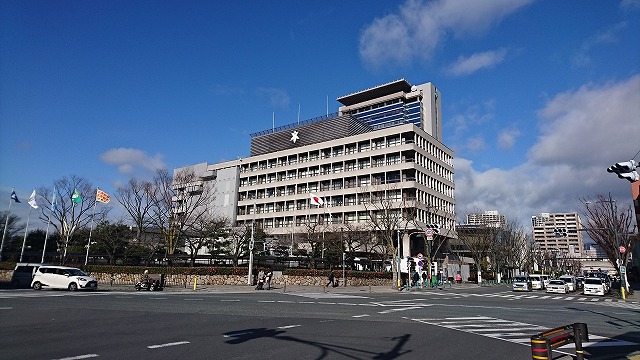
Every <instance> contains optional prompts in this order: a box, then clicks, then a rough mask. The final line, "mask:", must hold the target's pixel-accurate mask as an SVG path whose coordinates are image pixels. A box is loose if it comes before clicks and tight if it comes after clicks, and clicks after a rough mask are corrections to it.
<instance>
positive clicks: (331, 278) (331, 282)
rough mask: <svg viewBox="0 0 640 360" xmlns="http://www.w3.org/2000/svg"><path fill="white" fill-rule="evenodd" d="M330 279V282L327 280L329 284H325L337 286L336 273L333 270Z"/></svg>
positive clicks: (330, 272)
mask: <svg viewBox="0 0 640 360" xmlns="http://www.w3.org/2000/svg"><path fill="white" fill-rule="evenodd" d="M328 280H329V282H327V285H325V286H329V285H331V286H332V287H336V275H335V274H334V273H333V270H331V271H329V277H328Z"/></svg>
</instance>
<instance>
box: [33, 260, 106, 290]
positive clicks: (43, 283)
mask: <svg viewBox="0 0 640 360" xmlns="http://www.w3.org/2000/svg"><path fill="white" fill-rule="evenodd" d="M31 287H32V288H33V289H34V290H41V289H43V288H50V289H68V290H70V291H75V290H78V289H88V290H96V289H97V288H98V280H96V279H95V278H94V277H92V276H89V275H87V274H85V273H84V272H83V271H82V270H80V269H78V268H73V267H66V266H51V265H43V266H40V267H39V268H38V270H37V271H36V273H35V275H34V276H33V281H32V282H31Z"/></svg>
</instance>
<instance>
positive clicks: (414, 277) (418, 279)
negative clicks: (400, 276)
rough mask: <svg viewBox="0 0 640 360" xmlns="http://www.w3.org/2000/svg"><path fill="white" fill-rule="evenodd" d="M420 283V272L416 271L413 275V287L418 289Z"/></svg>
mask: <svg viewBox="0 0 640 360" xmlns="http://www.w3.org/2000/svg"><path fill="white" fill-rule="evenodd" d="M419 281H420V274H418V272H417V271H416V272H414V273H413V286H414V287H416V288H417V287H418V282H419Z"/></svg>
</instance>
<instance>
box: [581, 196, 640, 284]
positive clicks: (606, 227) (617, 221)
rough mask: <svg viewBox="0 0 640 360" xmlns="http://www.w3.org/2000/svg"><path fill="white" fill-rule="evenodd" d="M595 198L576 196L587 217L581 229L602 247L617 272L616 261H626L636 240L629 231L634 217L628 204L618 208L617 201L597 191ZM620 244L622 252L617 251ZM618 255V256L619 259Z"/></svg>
mask: <svg viewBox="0 0 640 360" xmlns="http://www.w3.org/2000/svg"><path fill="white" fill-rule="evenodd" d="M597 198H598V200H597V201H595V202H591V201H588V200H587V199H584V198H582V199H580V202H581V203H582V205H584V211H583V212H582V214H583V216H585V217H586V218H587V223H586V224H585V225H586V226H585V231H586V232H587V234H588V235H589V237H590V238H591V239H592V240H593V241H595V243H596V244H598V245H599V246H600V247H601V248H602V250H603V251H604V252H605V254H606V255H607V259H608V260H609V262H611V264H612V265H613V267H614V268H615V269H616V272H617V273H618V276H621V275H622V274H621V273H620V265H622V264H627V262H628V261H629V258H630V256H631V252H632V251H633V247H634V246H635V244H636V242H637V237H635V236H631V234H630V231H631V228H632V224H633V222H634V221H635V218H634V216H633V209H632V207H631V205H629V206H628V207H627V208H626V209H622V210H619V209H618V204H617V203H616V202H615V201H613V200H611V197H608V198H606V197H605V196H604V195H598V196H597ZM621 246H624V248H625V250H626V251H625V252H624V253H621V252H620V251H619V250H620V247H621ZM618 254H620V257H619V256H618ZM618 258H620V260H621V261H620V263H618ZM625 275H626V273H625ZM621 278H622V277H621ZM625 283H627V282H626V281H625ZM627 285H628V283H627Z"/></svg>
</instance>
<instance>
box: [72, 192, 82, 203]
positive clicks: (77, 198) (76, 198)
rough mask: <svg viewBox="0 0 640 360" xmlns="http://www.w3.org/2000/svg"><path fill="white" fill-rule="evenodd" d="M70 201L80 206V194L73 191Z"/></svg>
mask: <svg viewBox="0 0 640 360" xmlns="http://www.w3.org/2000/svg"><path fill="white" fill-rule="evenodd" d="M71 201H73V202H74V204H80V203H81V202H82V196H80V193H79V192H78V190H77V189H73V195H71Z"/></svg>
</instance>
